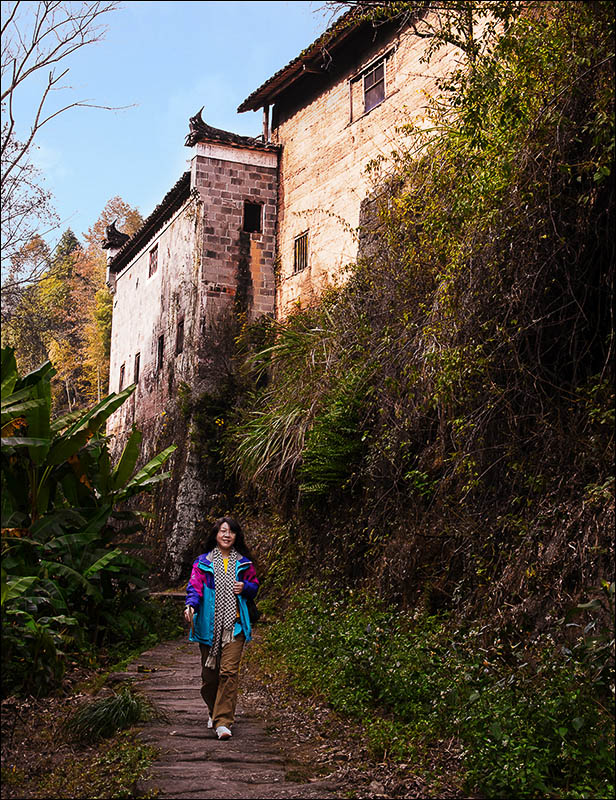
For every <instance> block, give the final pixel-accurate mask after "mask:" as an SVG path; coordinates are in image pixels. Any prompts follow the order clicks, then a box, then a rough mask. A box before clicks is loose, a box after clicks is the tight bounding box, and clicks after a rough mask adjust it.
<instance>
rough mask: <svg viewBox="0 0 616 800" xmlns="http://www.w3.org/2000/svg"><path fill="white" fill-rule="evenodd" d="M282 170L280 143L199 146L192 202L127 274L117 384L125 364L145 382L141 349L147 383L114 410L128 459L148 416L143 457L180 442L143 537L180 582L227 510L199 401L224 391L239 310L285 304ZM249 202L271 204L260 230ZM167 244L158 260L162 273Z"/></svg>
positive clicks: (122, 279) (117, 306) (267, 310)
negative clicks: (248, 227)
mask: <svg viewBox="0 0 616 800" xmlns="http://www.w3.org/2000/svg"><path fill="white" fill-rule="evenodd" d="M277 171H278V154H277V152H276V151H275V150H269V151H261V152H260V151H258V150H250V149H243V148H237V147H230V146H229V147H227V146H224V145H206V144H202V143H199V144H197V145H196V147H195V148H194V155H193V158H192V163H191V195H190V197H189V199H188V200H187V201H186V202H185V203H184V204H183V205H182V206H181V207H180V208H179V209H178V210H177V211H176V212H175V213H174V214H173V216H172V217H171V218H170V219H169V220H168V221H167V222H166V223H164V224H163V225H162V227H161V228H160V230H158V231H157V232H156V233H155V234H153V236H152V237H151V238H150V239H149V241H148V242H147V243H146V244H144V246H143V248H142V249H141V251H140V252H139V253H137V254H136V255H135V257H134V258H133V259H132V260H131V261H130V263H129V264H128V265H127V266H126V267H125V268H124V269H123V270H122V271H121V272H120V273H119V274H118V275H117V276H116V278H115V296H114V307H113V324H112V342H111V365H110V391H118V389H119V382H120V369H121V367H122V365H124V384H123V385H124V386H128V385H129V384H131V383H133V382H134V363H135V354H136V353H139V354H140V369H139V380H138V383H137V389H136V391H135V392H134V393H133V395H132V396H131V397H130V398H129V400H128V401H127V402H126V403H125V404H124V405H123V406H122V407H121V408H120V409H118V411H117V412H116V413H115V414H114V415H113V416H112V417H111V418H110V419H109V422H108V426H107V432H108V433H109V434H113V435H114V437H115V447H114V448H113V449H114V455H115V456H116V457H117V456H118V455H119V452H120V450H121V447H122V446H123V444H124V442H125V440H126V437H127V435H128V433H129V432H130V429H131V427H132V425H133V423H134V424H136V425H137V427H138V428H139V429H140V430H141V431H142V433H143V446H142V455H141V461H142V462H145V461H147V460H149V459H150V458H152V457H153V456H154V455H155V454H156V453H157V452H160V451H161V450H162V449H164V447H166V446H168V445H169V444H172V443H175V444H177V445H178V449H177V451H176V452H175V454H174V455H173V456H172V460H171V462H170V466H171V469H172V476H171V479H170V480H169V481H167V482H166V483H165V484H163V485H162V486H161V487H160V489H158V490H157V491H156V493H155V494H154V495H153V496H152V497H151V498H150V502H149V503H148V502H147V501H146V506H148V509H147V510H151V511H153V512H154V514H155V519H154V520H153V521H152V522H151V523H149V524H148V526H147V530H146V532H145V534H144V536H143V543H144V555H146V556H147V557H148V559H149V560H150V561H151V562H152V563H153V566H154V568H155V570H156V571H157V572H158V573H159V574H164V575H165V576H166V578H167V580H169V581H171V582H175V581H177V580H178V579H179V578H180V576H181V575H182V574H183V572H184V571H185V569H186V566H187V563H188V562H189V560H190V558H191V556H192V555H193V551H194V548H195V547H196V546H197V542H198V541H199V540H200V539H202V537H203V533H204V531H205V529H206V528H207V527H208V526H209V524H210V523H211V522H212V514H214V515H219V514H221V513H223V511H224V510H225V509H222V508H221V509H218V508H217V506H216V498H217V495H216V491H215V487H212V486H210V485H209V483H208V478H207V475H206V474H205V470H204V465H203V464H202V462H201V459H200V454H199V452H198V449H197V448H196V447H195V446H194V439H198V434H199V432H198V431H196V430H195V427H196V426H198V424H199V422H198V417H197V418H195V417H194V415H193V412H194V409H195V408H196V407H197V404H198V399H199V398H201V397H203V396H204V395H212V396H216V394H217V393H218V392H220V391H221V384H222V383H223V381H222V378H223V374H224V368H225V363H224V362H225V359H226V358H228V354H229V345H230V344H232V342H233V333H232V331H233V325H232V319H233V318H234V317H235V316H236V315H238V314H245V315H246V317H247V318H249V319H255V318H257V317H259V316H261V315H263V314H272V313H273V312H274V293H275V287H274V248H275V234H276V199H277V188H278V187H277ZM246 201H248V202H250V203H254V204H259V205H260V206H261V216H260V220H261V230H260V231H254V232H247V231H244V230H243V227H244V203H245V202H246ZM155 246H157V247H158V266H157V269H156V272H154V274H153V275H151V276H150V275H149V271H150V252H151V251H152V249H153V248H154V247H155ZM180 322H182V323H183V346H182V347H181V348H179V347H178V324H179V323H180ZM161 336H162V337H163V345H164V346H163V352H162V363H161V364H159V338H160V337H161ZM187 398H190V400H187ZM140 505H141V506H142V507H143V501H142V502H141V503H140Z"/></svg>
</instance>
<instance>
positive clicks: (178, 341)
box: [175, 319, 184, 355]
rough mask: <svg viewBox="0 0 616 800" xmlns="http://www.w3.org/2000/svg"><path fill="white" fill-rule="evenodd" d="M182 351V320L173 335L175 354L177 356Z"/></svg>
mask: <svg viewBox="0 0 616 800" xmlns="http://www.w3.org/2000/svg"><path fill="white" fill-rule="evenodd" d="M183 349H184V320H183V319H181V320H180V321H179V322H178V328H177V331H176V333H175V354H176V355H179V354H180V353H181V352H182V350H183Z"/></svg>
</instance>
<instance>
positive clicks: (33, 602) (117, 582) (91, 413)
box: [0, 348, 176, 682]
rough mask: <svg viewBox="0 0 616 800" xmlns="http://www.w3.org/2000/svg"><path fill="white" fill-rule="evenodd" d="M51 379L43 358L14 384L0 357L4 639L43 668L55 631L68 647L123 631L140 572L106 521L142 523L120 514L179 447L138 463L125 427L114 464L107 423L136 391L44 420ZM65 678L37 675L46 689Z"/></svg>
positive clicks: (54, 651) (137, 439)
mask: <svg viewBox="0 0 616 800" xmlns="http://www.w3.org/2000/svg"><path fill="white" fill-rule="evenodd" d="M53 375H54V369H53V366H52V365H51V364H50V363H49V362H46V363H45V364H43V365H42V366H41V367H39V368H38V369H37V370H35V371H33V372H31V373H29V374H28V375H26V376H25V377H23V378H22V377H19V375H18V371H17V365H16V361H15V356H14V353H13V351H12V350H11V349H10V348H4V349H3V350H2V443H1V450H0V461H1V483H2V487H1V488H2V555H3V570H2V610H3V611H2V613H3V619H4V622H5V623H6V624H7V626H8V627H7V631H8V632H9V634H10V637H13V638H11V641H13V642H14V643H15V642H18V641H20V637H22V638H23V641H29V642H30V643H31V644H32V647H31V648H30V650H28V649H27V648H26V649H25V650H23V652H22V649H20V648H21V646H20V647H19V648H18V649H19V652H20V653H21V654H22V655H21V656H20V658H21V657H24V658H26V660H27V653H28V652H30V654H31V658H32V660H33V661H35V662H36V663H37V664H39V666H40V661H41V659H44V658H47V659H51V660H52V661H53V659H54V658H58V659H61V658H62V653H63V650H62V647H61V640H62V637H63V636H65V638H66V640H67V641H68V640H69V639H70V640H71V641H72V642H73V646H74V642H75V641H76V640H77V639H80V640H82V644H83V642H84V641H86V640H88V639H89V640H90V641H92V640H96V641H99V642H100V641H101V640H103V639H104V638H105V636H107V635H108V634H109V633H110V632H114V631H115V633H116V635H122V631H124V632H125V631H126V630H129V629H130V624H127V621H130V622H131V624H132V622H134V620H135V614H136V612H135V608H136V607H137V606H138V602H139V598H140V597H141V596H142V595H143V594H144V593H145V592H147V585H146V582H145V579H144V576H145V573H146V571H147V567H146V565H145V563H144V562H143V561H142V560H140V559H138V558H135V557H134V556H132V555H129V554H128V553H127V552H125V550H126V544H127V543H126V542H125V543H124V545H121V544H120V543H118V541H117V539H118V534H117V532H116V530H115V526H114V524H113V520H114V518H116V519H122V520H123V521H124V522H126V520H128V521H129V522H131V523H132V527H131V526H128V527H127V526H126V525H125V524H124V525H123V527H122V535H123V536H126V535H127V534H128V533H129V532H130V531H132V530H134V529H135V528H136V527H140V524H139V519H138V517H137V515H136V513H135V512H127V511H122V512H119V511H118V510H117V507H118V505H119V504H120V503H124V502H126V501H127V500H130V499H131V498H133V497H134V496H135V495H138V494H139V493H142V492H147V491H151V490H152V489H154V488H155V487H156V486H157V485H158V484H159V483H160V482H161V481H164V480H166V479H167V478H168V477H169V474H170V473H169V472H164V473H163V472H161V468H162V467H163V465H164V464H165V462H166V461H167V460H168V459H169V457H170V456H171V455H172V453H173V452H174V450H175V449H176V447H175V445H173V446H171V447H168V448H166V449H165V450H164V451H163V452H161V453H159V454H157V455H156V456H155V457H154V458H152V459H151V460H150V461H149V462H148V463H147V464H145V465H144V466H142V467H140V468H137V464H138V462H139V456H140V452H141V441H142V435H141V433H140V432H139V431H138V430H137V429H136V428H134V427H133V430H132V432H131V434H130V435H129V437H128V440H127V442H126V445H125V447H124V450H123V452H122V454H121V456H120V458H119V460H118V462H117V464H116V465H115V466H113V465H112V464H111V459H110V455H109V438H108V437H107V436H106V435H105V432H104V426H105V423H106V421H107V419H108V418H109V416H110V415H111V414H112V413H113V412H114V411H115V410H116V409H118V408H119V407H120V406H121V405H122V403H124V402H125V401H126V400H127V398H128V397H130V395H131V394H132V392H133V391H134V390H135V387H134V386H129V387H127V388H126V389H125V390H124V391H122V392H119V393H118V394H115V393H112V394H110V395H108V396H107V397H105V398H103V399H102V400H101V401H100V402H99V403H97V404H96V405H95V406H93V407H92V408H91V409H89V410H87V411H83V410H81V411H74V412H71V413H70V414H67V415H64V416H62V417H60V418H58V419H52V417H51V386H50V380H51V377H52V376H53ZM69 628H70V629H74V630H75V629H76V631H77V633H76V634H75V636H73V634H72V633H69ZM54 643H55V644H54ZM52 644H53V646H52ZM15 647H17V644H15ZM15 652H17V650H16V651H15ZM24 653H25V654H26V655H24ZM7 658H8V656H7ZM4 663H5V653H4V651H3V665H4ZM61 672H62V670H61V669H60V668H59V667H58V665H57V664H56V665H54V664H47V666H46V667H45V670H44V673H45V674H46V675H49V676H50V678H49V680H50V681H51V682H53V680H56V679H57V677H58V675H60V674H61Z"/></svg>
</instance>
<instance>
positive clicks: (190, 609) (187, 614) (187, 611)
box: [184, 606, 195, 624]
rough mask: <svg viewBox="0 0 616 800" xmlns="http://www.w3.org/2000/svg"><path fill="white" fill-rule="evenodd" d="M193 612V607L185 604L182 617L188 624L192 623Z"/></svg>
mask: <svg viewBox="0 0 616 800" xmlns="http://www.w3.org/2000/svg"><path fill="white" fill-rule="evenodd" d="M194 613H195V609H194V608H193V607H192V606H186V608H185V609H184V619H185V620H186V622H188V623H189V624H192V620H193V616H194Z"/></svg>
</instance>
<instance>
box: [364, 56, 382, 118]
mask: <svg viewBox="0 0 616 800" xmlns="http://www.w3.org/2000/svg"><path fill="white" fill-rule="evenodd" d="M384 99H385V61H380V62H379V63H378V64H375V66H374V67H373V68H372V69H371V70H370V72H367V73H366V74H365V75H364V111H370V109H371V108H374V107H375V106H378V104H379V103H381V102H382V101H383V100H384Z"/></svg>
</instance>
